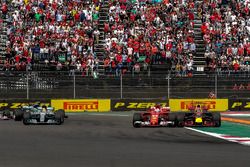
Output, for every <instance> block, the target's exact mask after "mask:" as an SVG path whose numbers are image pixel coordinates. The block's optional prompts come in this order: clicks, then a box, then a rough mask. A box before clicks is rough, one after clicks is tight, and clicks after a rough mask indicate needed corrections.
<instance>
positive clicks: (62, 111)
mask: <svg viewBox="0 0 250 167" xmlns="http://www.w3.org/2000/svg"><path fill="white" fill-rule="evenodd" d="M56 113H61V115H62V117H63V119H62V118H60V119H61V123H63V122H64V118H65V111H64V110H57V111H56ZM58 118H59V114H58Z"/></svg>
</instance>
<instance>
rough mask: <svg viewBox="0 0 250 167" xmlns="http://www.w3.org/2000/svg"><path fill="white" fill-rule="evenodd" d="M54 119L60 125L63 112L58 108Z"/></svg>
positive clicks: (62, 119) (62, 120)
mask: <svg viewBox="0 0 250 167" xmlns="http://www.w3.org/2000/svg"><path fill="white" fill-rule="evenodd" d="M55 119H56V122H57V125H61V124H62V123H63V122H64V113H63V112H62V111H59V110H58V111H57V112H55Z"/></svg>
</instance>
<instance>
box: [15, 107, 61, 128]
mask: <svg viewBox="0 0 250 167" xmlns="http://www.w3.org/2000/svg"><path fill="white" fill-rule="evenodd" d="M64 118H65V111H64V110H56V111H54V108H53V107H46V106H42V107H40V106H23V107H22V109H20V110H17V111H16V112H15V114H14V119H15V120H20V119H21V120H22V121H23V124H24V125H29V124H55V125H61V124H62V123H64Z"/></svg>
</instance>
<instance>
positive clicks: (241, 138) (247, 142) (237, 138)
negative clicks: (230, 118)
mask: <svg viewBox="0 0 250 167" xmlns="http://www.w3.org/2000/svg"><path fill="white" fill-rule="evenodd" d="M185 128H186V129H189V130H192V131H195V132H199V133H202V134H206V135H208V136H213V137H215V138H219V139H223V140H227V141H230V142H234V143H239V144H243V145H247V146H250V142H249V141H246V142H242V141H240V140H249V139H250V138H248V137H236V136H232V137H231V138H229V137H223V136H229V135H224V134H217V133H212V132H204V131H202V130H197V129H193V128H189V127H185Z"/></svg>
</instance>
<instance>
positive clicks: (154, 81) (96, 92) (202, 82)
mask: <svg viewBox="0 0 250 167" xmlns="http://www.w3.org/2000/svg"><path fill="white" fill-rule="evenodd" d="M211 92H213V94H215V95H216V96H217V98H248V97H249V93H250V76H245V75H240V74H237V75H236V74H235V75H218V74H209V75H199V76H192V77H177V76H175V75H173V74H163V73H162V74H155V75H151V76H148V75H140V74H134V75H130V74H126V75H120V76H113V75H110V76H99V77H98V78H96V77H93V76H84V75H82V74H81V73H78V72H74V71H73V72H72V71H70V72H69V71H65V72H63V71H60V72H59V71H54V72H51V71H27V72H2V73H1V74H0V99H51V98H73V99H74V98H111V99H112V98H118V99H125V98H135V99H139V98H144V99H154V98H157V99H169V98H207V97H208V96H209V94H210V93H211Z"/></svg>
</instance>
